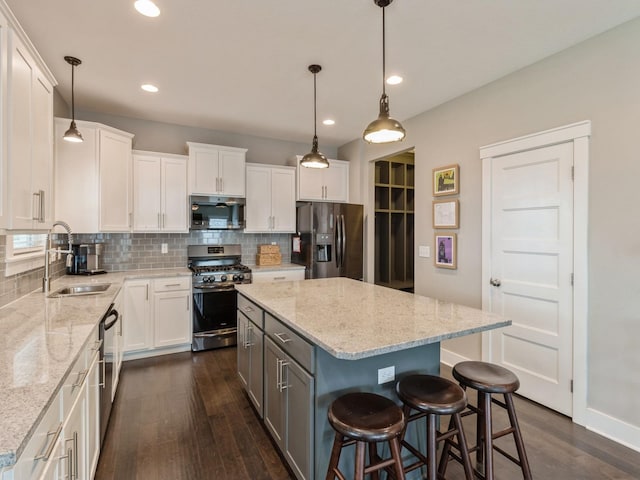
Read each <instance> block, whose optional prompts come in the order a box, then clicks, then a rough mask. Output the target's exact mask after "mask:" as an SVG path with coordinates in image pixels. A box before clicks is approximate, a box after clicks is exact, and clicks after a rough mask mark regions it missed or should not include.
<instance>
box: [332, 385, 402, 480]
mask: <svg viewBox="0 0 640 480" xmlns="http://www.w3.org/2000/svg"><path fill="white" fill-rule="evenodd" d="M328 417H329V423H330V424H331V426H332V427H333V429H334V430H335V431H336V436H335V440H334V442H333V448H332V449H331V459H330V460H329V467H328V469H327V480H334V479H335V477H336V476H337V477H338V478H340V479H341V480H344V478H345V477H344V475H343V473H342V472H341V471H340V470H339V469H338V462H339V461H340V453H341V451H342V448H343V447H346V446H348V445H353V444H354V443H355V445H356V459H355V476H354V479H355V480H363V479H364V476H365V475H366V474H369V473H370V474H371V478H372V479H374V480H378V478H379V476H378V471H379V470H382V469H383V468H384V469H390V467H391V466H393V470H392V473H394V474H395V477H396V478H397V479H398V480H404V472H403V471H402V458H401V457H400V440H399V435H400V433H401V432H402V429H403V427H404V415H403V413H402V409H401V408H400V407H398V406H397V405H396V404H395V403H393V401H391V400H389V399H388V398H386V397H382V396H380V395H376V394H374V393H365V392H356V393H347V394H345V395H342V396H341V397H339V398H337V399H336V400H334V401H333V403H332V404H331V405H330V407H329V411H328ZM377 442H389V448H390V450H391V458H389V459H387V460H382V459H381V458H380V457H379V456H378V453H377V449H376V443H377ZM366 445H368V446H369V462H370V463H369V465H367V466H365V461H364V457H365V446H366Z"/></svg>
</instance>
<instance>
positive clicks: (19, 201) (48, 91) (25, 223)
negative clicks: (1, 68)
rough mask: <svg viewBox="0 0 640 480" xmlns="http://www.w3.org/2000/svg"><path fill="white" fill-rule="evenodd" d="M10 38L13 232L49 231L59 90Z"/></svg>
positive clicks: (9, 184)
mask: <svg viewBox="0 0 640 480" xmlns="http://www.w3.org/2000/svg"><path fill="white" fill-rule="evenodd" d="M10 38H11V47H10V55H9V68H8V87H9V88H8V96H7V102H8V112H9V117H8V125H9V128H8V131H9V136H8V142H7V144H8V168H7V174H8V178H7V187H8V190H9V195H8V200H9V213H8V219H7V228H10V229H14V230H22V229H24V230H38V229H40V230H46V229H48V228H49V227H50V226H51V211H50V210H51V207H52V202H51V200H52V196H51V193H52V178H53V177H52V175H53V143H52V134H53V133H52V129H53V115H52V111H53V87H52V86H51V84H50V83H49V82H48V81H47V80H46V79H45V78H44V77H42V76H41V75H40V73H39V71H38V69H37V67H36V65H35V61H34V60H33V59H32V57H31V56H30V55H29V53H28V52H27V49H26V48H25V46H24V45H23V44H22V42H21V41H20V40H19V39H18V38H17V36H16V35H15V34H13V35H10ZM47 219H48V220H49V223H47Z"/></svg>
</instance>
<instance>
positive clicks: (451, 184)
mask: <svg viewBox="0 0 640 480" xmlns="http://www.w3.org/2000/svg"><path fill="white" fill-rule="evenodd" d="M432 181H433V196H434V197H438V196H440V195H456V194H458V193H459V192H460V167H459V166H458V164H453V165H446V166H444V167H438V168H434V169H433V176H432Z"/></svg>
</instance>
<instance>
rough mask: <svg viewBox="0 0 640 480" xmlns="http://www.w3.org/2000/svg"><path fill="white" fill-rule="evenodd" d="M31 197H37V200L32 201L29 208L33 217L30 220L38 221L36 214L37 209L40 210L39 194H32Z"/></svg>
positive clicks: (38, 215)
mask: <svg viewBox="0 0 640 480" xmlns="http://www.w3.org/2000/svg"><path fill="white" fill-rule="evenodd" d="M33 196H34V197H38V200H37V201H36V200H34V201H33V206H32V207H31V213H32V214H33V216H32V217H31V220H38V221H40V213H39V212H38V209H39V208H40V192H34V193H33Z"/></svg>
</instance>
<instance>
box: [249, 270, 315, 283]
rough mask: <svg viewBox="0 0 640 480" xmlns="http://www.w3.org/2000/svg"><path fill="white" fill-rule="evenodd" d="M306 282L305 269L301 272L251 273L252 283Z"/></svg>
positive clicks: (274, 271)
mask: <svg viewBox="0 0 640 480" xmlns="http://www.w3.org/2000/svg"><path fill="white" fill-rule="evenodd" d="M294 280H304V268H302V269H299V270H271V271H268V272H251V282H252V283H263V282H291V281H294Z"/></svg>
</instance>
